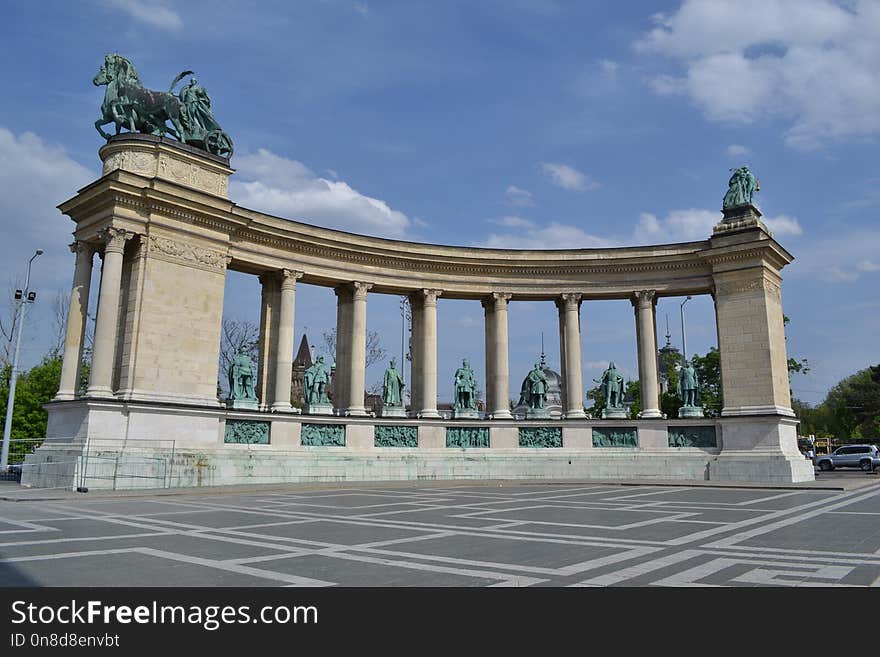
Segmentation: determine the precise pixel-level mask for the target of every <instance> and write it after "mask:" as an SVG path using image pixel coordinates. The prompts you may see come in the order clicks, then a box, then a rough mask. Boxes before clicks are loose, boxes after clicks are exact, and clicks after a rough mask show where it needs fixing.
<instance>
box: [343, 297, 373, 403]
mask: <svg viewBox="0 0 880 657" xmlns="http://www.w3.org/2000/svg"><path fill="white" fill-rule="evenodd" d="M371 287H373V285H372V284H371V283H362V282H360V281H358V282H355V283H353V294H352V305H351V331H350V333H349V336H348V339H349V341H348V344H349V345H350V347H349V349H350V351H349V353H350V354H351V361H350V362H349V368H348V408H347V409H346V411H345V413H346V415H354V416H364V415H366V414H367V409H366V408H365V407H364V372H365V370H366V359H367V291H368V290H369V289H370V288H371ZM336 340H337V342H338V341H339V336H337V337H336Z"/></svg>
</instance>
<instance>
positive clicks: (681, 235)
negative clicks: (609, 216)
mask: <svg viewBox="0 0 880 657" xmlns="http://www.w3.org/2000/svg"><path fill="white" fill-rule="evenodd" d="M761 220H762V221H763V222H764V223H765V224H766V225H767V228H769V229H770V231H771V232H772V233H773V236H774V237H784V236H793V235H802V234H803V232H804V231H803V229H802V228H801V225H800V223H798V220H797V219H795V218H794V217H789V216H788V215H784V214H781V215H778V216H775V217H762V219H761ZM719 221H721V213H720V212H719V211H717V210H705V209H701V208H688V209H687V210H672V211H671V212H670V213H669V214H667V215H666V217H665V218H664V219H658V218H657V217H656V216H655V215H653V214H650V213H648V212H644V213H642V214H641V215H639V220H638V223H637V224H636V227H635V230H634V231H633V238H634V240H635V243H636V244H657V243H672V242H690V241H695V240H705V239H708V238H709V237H711V236H712V228H713V227H714V226H715V224H717V223H718V222H719Z"/></svg>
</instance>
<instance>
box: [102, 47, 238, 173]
mask: <svg viewBox="0 0 880 657" xmlns="http://www.w3.org/2000/svg"><path fill="white" fill-rule="evenodd" d="M192 74H193V72H192V71H183V72H182V73H180V75H178V76H177V77H176V78H174V80H173V81H172V82H171V86H170V87H169V88H168V91H153V90H152V89H147V88H146V87H144V86H143V84H141V81H140V78H139V77H138V73H137V70H136V69H135V67H134V65H133V64H132V63H131V62H130V61H129V60H128V59H126V58H125V57H123V56H122V55H119V54H115V53H114V54H110V55H107V56H105V57H104V63H103V64H102V65H101V68H100V70H99V71H98V73H97V75H95V77H94V79H93V80H92V83H93V84H94V85H95V86H102V85H103V86H106V89H105V90H104V101H103V102H102V103H101V118H100V119H98V120H97V121H95V129H97V131H98V132H99V133H101V136H102V137H104V138H105V139H108V140H109V139H110V137H111V135H110V134H108V133H107V132H105V131H104V130H103V126H105V125H107V124H108V123H113V124H115V126H116V134H117V135H118V134H119V133H120V131H121V130H122V129H123V128H125V129H126V130H128V131H129V132H139V133H143V134H150V135H156V136H159V137H164V136H165V135H166V134H167V135H171V136H172V137H175V138H176V139H178V140H179V141H181V142H183V143H185V144H189V145H190V146H195V147H196V148H200V149H202V150H204V151H207V152H208V153H211V154H212V155H219V156H221V157H227V158H229V157H232V152H233V144H232V138H231V137H230V136H229V135H228V134H226V133H225V132H224V131H223V129H222V128H221V127H220V124H219V123H218V122H217V120H216V119H215V118H214V114H213V112H212V110H211V98H210V97H209V96H208V92H207V91H206V90H205V88H204V87H203V86H201V85H200V84H199V83H198V81H197V80H196V79H195V78H191V79H190V81H189V84H187V85H186V86H184V87H183V88H182V89H181V90H180V92H179V94H178V95H175V94H174V87H176V86H177V84H178V83H179V82H180V81H181V80H183V79H184V78H185V77H187V76H190V75H192ZM169 122H170V123H171V125H170V126H169V125H168V123H169Z"/></svg>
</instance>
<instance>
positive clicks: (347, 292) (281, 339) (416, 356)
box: [55, 228, 662, 420]
mask: <svg viewBox="0 0 880 657" xmlns="http://www.w3.org/2000/svg"><path fill="white" fill-rule="evenodd" d="M133 237H135V234H134V233H132V232H130V231H125V230H118V229H112V228H111V229H108V230H106V231H104V232H103V233H102V234H101V238H102V241H101V242H100V243H98V244H94V243H87V242H82V241H77V242H74V243H73V244H71V251H72V252H74V253H75V254H76V264H75V269H74V276H73V279H74V281H73V289H72V294H71V303H70V310H69V315H68V321H67V332H66V336H65V352H64V360H63V364H62V372H61V386H60V388H59V391H58V394H57V396H56V398H55V401H63V400H72V399H75V398H77V397H79V396H80V395H79V392H78V382H79V380H80V377H81V368H82V352H83V348H84V337H85V326H86V313H87V309H88V294H89V287H90V283H91V276H92V264H93V256H94V254H95V253H98V254H99V255H100V256H101V258H102V260H103V265H102V268H101V279H100V280H101V283H100V293H99V299H98V312H97V320H96V323H95V339H94V351H93V359H92V367H91V371H90V376H89V381H88V386H87V389H86V392H85V397H86V398H96V399H108V398H113V397H114V395H115V392H116V391H115V390H114V389H113V386H112V382H113V380H114V363H115V362H116V360H117V358H118V355H119V349H120V347H121V345H120V344H118V342H117V338H118V336H119V335H120V331H119V330H118V325H119V323H120V309H121V308H122V306H123V305H124V304H123V303H122V300H121V297H122V293H123V287H124V286H123V284H122V278H123V256H124V248H125V244H126V242H127V241H128V240H131V239H132V238H133ZM303 275H304V273H303V272H302V271H297V270H292V269H281V270H278V271H272V272H264V273H263V274H261V275H260V276H259V280H260V283H261V285H262V296H261V299H262V303H261V313H260V337H259V357H258V363H257V366H258V368H257V369H258V378H257V382H256V389H257V396H258V398H259V399H260V401H261V404H262V406H261V410H267V411H272V412H290V411H292V407H291V403H290V397H291V379H292V359H293V350H294V346H295V345H294V317H295V301H296V283H297V280H299V279H300V278H302V277H303ZM371 287H372V285H371V284H370V283H366V282H363V281H354V282H352V283H349V284H343V285H339V286H337V287H336V288H335V289H334V292H335V294H336V297H337V309H336V336H337V341H336V371H335V380H334V390H335V392H334V399H333V403H334V410H335V412H336V414H337V415H341V416H355V417H357V416H366V415H367V411H366V408H365V407H364V383H365V381H364V374H365V362H366V333H367V331H366V326H367V322H366V317H367V293H368V291H369V290H370V288H371ZM442 293H443V292H442V290H437V289H420V290H417V291H415V292H413V293H411V294H410V295H409V299H410V303H411V308H412V313H413V317H412V339H413V346H414V348H413V363H412V373H413V374H412V381H411V386H412V391H411V413H412V415H413V416H416V417H420V418H439V417H440V414H439V413H438V411H437V302H438V299H439V298H440V296H441V295H442ZM513 298H514V295H513V294H511V293H507V292H494V293H492V294H491V295H490V296H489V297H484V298H482V299H481V303H482V305H483V308H484V310H485V339H486V341H485V354H486V363H485V366H486V392H487V398H486V414H487V417H489V418H491V419H496V420H503V419H508V420H509V419H512V415H511V413H510V409H509V404H508V400H509V398H510V383H509V382H510V372H509V349H508V321H507V317H508V306H509V303H510V301H511V299H513ZM631 301H632V303H633V306H634V308H635V318H636V322H635V326H636V338H637V344H638V356H639V381H640V383H641V390H642V404H643V411H642V413H641V415H640V417H642V418H660V417H662V414H661V413H660V410H659V383H658V378H657V360H656V356H655V354H656V351H657V345H656V324H655V313H654V308H655V304H656V296H655V292H654V291H653V290H639V291H635V292H634V293H633V296H632V299H631ZM555 303H556V306H557V308H558V310H559V335H560V362H561V369H562V378H563V407H564V408H563V411H564V414H563V417H564V418H567V419H583V418H585V417H586V416H585V413H584V408H583V381H582V367H581V320H580V310H581V305H582V295H580V294H575V293H565V294H561V295H559V296H558V297H557V298H556V299H555Z"/></svg>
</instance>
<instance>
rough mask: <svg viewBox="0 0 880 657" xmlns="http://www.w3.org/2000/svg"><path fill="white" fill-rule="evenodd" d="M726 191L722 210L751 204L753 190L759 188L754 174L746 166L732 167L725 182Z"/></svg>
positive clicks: (755, 190)
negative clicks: (730, 173)
mask: <svg viewBox="0 0 880 657" xmlns="http://www.w3.org/2000/svg"><path fill="white" fill-rule="evenodd" d="M727 185H728V189H727V193H726V194H725V195H724V201H723V203H722V205H721V207H722V208H723V209H724V210H728V209H730V208H735V207H738V206H740V205H751V203H752V199H753V196H754V194H755V192H757V191H759V190H760V189H761V187H760V185H759V184H758V181H757V179H756V178H755V176H754V174H752V172H751V171H749V168H748V167H747V166H743V167H740V168H739V169H733V174H732V175H731V176H730V180H729V181H728V183H727Z"/></svg>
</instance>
